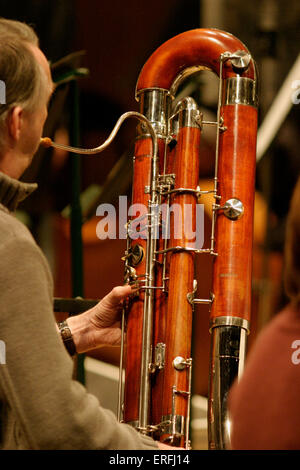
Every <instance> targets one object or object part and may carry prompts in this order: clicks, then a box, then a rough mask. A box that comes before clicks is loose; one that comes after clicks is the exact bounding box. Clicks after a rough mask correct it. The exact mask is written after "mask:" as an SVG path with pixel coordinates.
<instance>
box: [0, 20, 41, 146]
mask: <svg viewBox="0 0 300 470" xmlns="http://www.w3.org/2000/svg"><path fill="white" fill-rule="evenodd" d="M30 45H32V46H37V47H38V45H39V40H38V37H37V35H36V34H35V32H34V30H33V29H32V28H31V27H30V26H28V25H27V24H25V23H21V22H19V21H14V20H7V19H4V18H0V80H2V82H3V83H4V85H5V103H4V104H0V148H1V147H3V145H4V143H5V136H6V120H7V117H8V115H9V112H10V111H11V110H12V109H13V108H14V107H15V106H17V105H19V106H21V107H22V108H23V109H24V110H27V111H29V112H30V111H34V110H35V109H36V107H37V105H38V103H39V101H40V99H41V97H42V96H43V94H44V93H45V92H46V89H47V77H46V74H45V72H44V70H43V69H42V67H41V66H40V64H39V63H38V61H37V60H36V58H35V57H34V55H33V53H32V51H31V50H30Z"/></svg>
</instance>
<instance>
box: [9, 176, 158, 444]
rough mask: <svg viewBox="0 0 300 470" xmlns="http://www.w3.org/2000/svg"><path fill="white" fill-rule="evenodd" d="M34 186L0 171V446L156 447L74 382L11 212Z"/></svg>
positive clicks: (36, 268)
mask: <svg viewBox="0 0 300 470" xmlns="http://www.w3.org/2000/svg"><path fill="white" fill-rule="evenodd" d="M35 187H36V185H30V184H24V183H21V182H19V181H17V180H14V179H12V178H9V177H8V176H6V175H4V174H3V173H0V341H1V345H2V346H3V345H5V347H6V356H5V361H4V359H3V354H2V356H1V357H2V360H1V363H0V413H1V414H0V426H1V441H0V449H149V450H150V449H153V450H154V449H157V444H156V443H155V442H154V441H153V440H152V439H151V438H149V437H146V436H142V435H140V434H138V433H137V432H136V431H135V430H134V429H133V428H131V427H130V426H127V425H125V424H120V423H118V422H117V420H116V417H115V416H114V414H113V413H111V412H110V411H109V410H105V409H103V408H102V407H101V406H100V404H99V402H98V400H97V398H96V397H95V396H93V395H91V394H89V393H88V392H87V390H86V389H85V387H84V386H83V385H82V384H80V383H79V382H77V381H74V380H72V371H73V362H72V360H71V358H70V357H69V355H68V354H67V352H66V350H65V348H64V346H63V343H62V341H61V339H60V337H59V335H58V334H57V331H56V327H55V318H54V315H53V307H52V301H53V282H52V278H51V274H50V271H49V268H48V264H47V262H46V259H45V257H44V255H43V253H42V252H41V250H40V248H39V247H38V246H37V244H36V243H35V241H34V240H33V238H32V236H31V234H30V232H29V231H28V230H27V228H26V227H25V226H24V225H23V224H22V223H21V222H19V221H18V220H17V219H16V217H15V216H14V215H13V211H14V210H15V209H16V207H17V205H18V203H19V202H20V201H21V200H22V199H24V198H25V197H26V196H27V195H29V194H30V193H31V192H32V191H33V190H34V189H35ZM4 362H5V363H4Z"/></svg>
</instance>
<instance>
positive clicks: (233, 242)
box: [211, 105, 257, 324]
mask: <svg viewBox="0 0 300 470" xmlns="http://www.w3.org/2000/svg"><path fill="white" fill-rule="evenodd" d="M221 115H222V116H223V119H224V126H225V127H226V130H225V131H224V132H222V133H221V135H220V147H219V165H218V194H219V195H220V196H221V199H220V201H219V202H218V204H219V205H220V206H221V208H222V207H223V206H224V205H225V204H226V201H228V200H231V199H233V198H234V199H236V200H239V201H241V203H242V205H243V214H242V215H241V217H240V218H238V219H236V220H235V219H230V218H228V217H226V216H225V214H224V212H223V210H222V209H221V210H218V211H217V221H216V233H215V235H216V237H215V238H216V245H215V250H216V252H217V253H218V256H217V257H216V258H215V261H214V273H213V279H214V282H213V293H214V296H215V300H214V302H213V305H212V309H211V323H212V324H214V323H215V321H216V318H218V317H237V318H241V319H244V320H246V321H249V320H250V314H251V275H252V239H253V237H252V234H253V210H254V209H253V208H254V184H255V167H256V159H255V155H256V131H257V109H256V108H255V107H253V106H246V105H226V106H223V107H222V108H221ZM224 293H226V295H224Z"/></svg>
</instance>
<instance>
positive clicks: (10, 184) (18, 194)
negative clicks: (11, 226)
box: [0, 171, 37, 212]
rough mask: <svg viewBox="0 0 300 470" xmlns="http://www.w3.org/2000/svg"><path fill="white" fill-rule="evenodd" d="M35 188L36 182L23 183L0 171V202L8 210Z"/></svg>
mask: <svg viewBox="0 0 300 470" xmlns="http://www.w3.org/2000/svg"><path fill="white" fill-rule="evenodd" d="M36 188H37V184H36V183H24V182H23V181H19V180H16V179H14V178H11V177H10V176H8V175H5V174H4V173H2V172H1V171H0V204H2V205H3V206H4V207H6V208H7V209H8V210H9V211H10V212H13V211H15V210H16V208H17V206H18V204H19V203H20V202H21V201H23V200H24V199H25V198H26V197H27V196H29V195H30V194H31V193H32V192H33V191H34V190H35V189H36Z"/></svg>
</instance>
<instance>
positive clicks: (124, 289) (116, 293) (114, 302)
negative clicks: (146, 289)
mask: <svg viewBox="0 0 300 470" xmlns="http://www.w3.org/2000/svg"><path fill="white" fill-rule="evenodd" d="M134 290H135V289H133V288H132V286H129V285H125V286H117V287H114V288H113V289H112V290H111V291H110V292H109V294H107V295H106V296H105V297H104V298H103V299H102V304H103V303H104V304H109V306H110V307H116V306H118V305H119V303H120V302H121V301H122V300H124V299H125V298H126V297H128V296H129V295H130V294H132V293H133V292H134Z"/></svg>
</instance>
